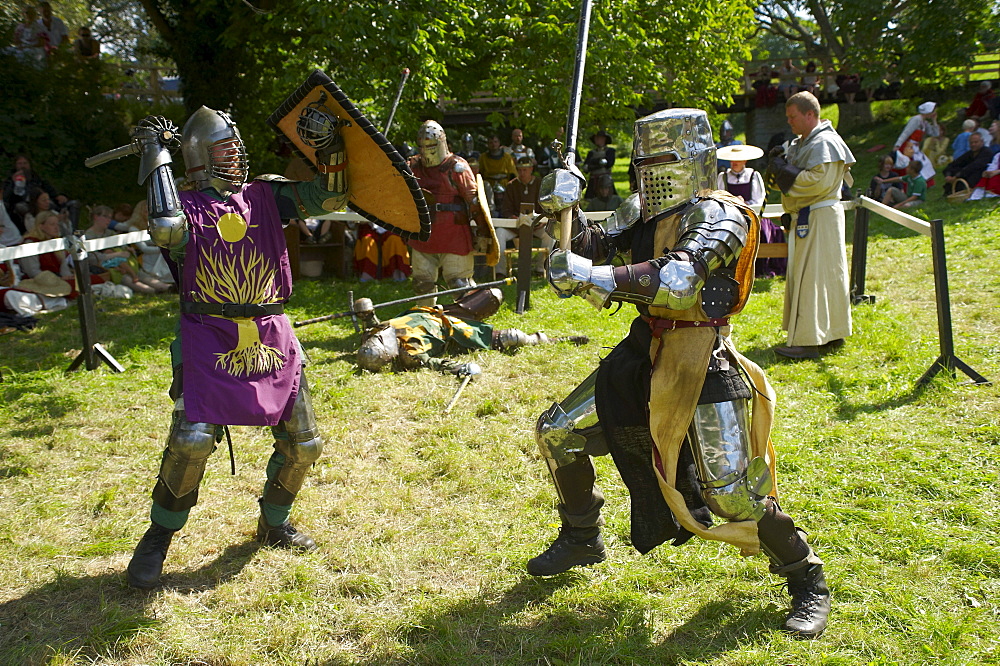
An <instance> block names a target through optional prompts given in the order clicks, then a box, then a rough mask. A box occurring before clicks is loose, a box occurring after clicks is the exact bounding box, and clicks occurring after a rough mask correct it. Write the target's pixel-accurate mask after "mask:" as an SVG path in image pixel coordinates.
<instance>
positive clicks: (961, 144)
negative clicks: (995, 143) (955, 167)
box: [951, 118, 976, 160]
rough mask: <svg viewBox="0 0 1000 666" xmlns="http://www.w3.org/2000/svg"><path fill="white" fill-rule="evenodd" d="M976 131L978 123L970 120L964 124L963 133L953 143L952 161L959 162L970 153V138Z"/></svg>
mask: <svg viewBox="0 0 1000 666" xmlns="http://www.w3.org/2000/svg"><path fill="white" fill-rule="evenodd" d="M975 131H976V121H975V120H973V119H971V118H968V119H967V120H965V121H964V122H963V123H962V131H961V132H959V133H958V134H957V135H956V136H955V140H954V141H952V142H951V159H953V160H957V159H958V158H959V157H961V156H962V155H964V154H966V153H967V152H969V137H970V136H972V133H973V132H975Z"/></svg>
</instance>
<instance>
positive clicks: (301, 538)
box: [257, 515, 316, 553]
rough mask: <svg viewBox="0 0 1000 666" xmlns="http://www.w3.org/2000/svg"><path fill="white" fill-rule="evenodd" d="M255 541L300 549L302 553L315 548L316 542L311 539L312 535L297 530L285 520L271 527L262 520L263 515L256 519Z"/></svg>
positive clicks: (277, 546) (278, 546)
mask: <svg viewBox="0 0 1000 666" xmlns="http://www.w3.org/2000/svg"><path fill="white" fill-rule="evenodd" d="M257 541H260V542H261V543H263V544H264V545H265V546H273V547H275V548H287V549H289V550H300V551H302V552H304V553H305V552H309V551H310V550H316V542H315V541H313V540H312V537H310V536H309V535H308V534H305V533H303V532H299V531H298V530H297V529H295V527H294V526H293V525H292V524H291V523H290V522H288V521H287V520H286V521H285V522H283V523H282V524H280V525H278V526H277V527H271V526H270V525H268V524H267V521H266V520H264V516H263V515H261V517H260V520H258V521H257Z"/></svg>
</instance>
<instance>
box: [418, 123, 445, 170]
mask: <svg viewBox="0 0 1000 666" xmlns="http://www.w3.org/2000/svg"><path fill="white" fill-rule="evenodd" d="M417 150H419V151H420V155H421V157H423V159H424V166H429V167H432V166H437V165H439V164H441V162H443V161H444V160H445V158H447V157H448V156H449V155H451V151H450V150H448V137H447V136H445V133H444V128H443V127H441V125H440V124H439V123H438V122H436V121H434V120H426V121H424V124H423V125H421V126H420V129H418V130H417Z"/></svg>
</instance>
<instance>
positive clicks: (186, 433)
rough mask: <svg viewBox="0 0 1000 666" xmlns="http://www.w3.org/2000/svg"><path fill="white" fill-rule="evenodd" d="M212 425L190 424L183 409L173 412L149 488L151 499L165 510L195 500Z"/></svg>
mask: <svg viewBox="0 0 1000 666" xmlns="http://www.w3.org/2000/svg"><path fill="white" fill-rule="evenodd" d="M215 430H216V426H215V425H213V424H211V423H192V422H190V421H188V420H187V418H185V415H184V409H183V408H181V409H178V410H176V411H174V417H173V423H172V424H171V426H170V435H169V436H168V437H167V448H166V450H164V452H163V461H162V462H161V463H160V473H159V477H158V478H157V480H156V486H155V487H154V488H153V501H154V502H156V503H157V504H159V505H160V506H162V507H163V508H164V509H167V510H169V511H184V510H185V509H190V508H191V507H193V506H194V505H195V504H196V503H197V502H198V485H199V484H200V483H201V478H202V476H204V474H205V464H206V463H207V462H208V456H210V455H211V454H212V452H213V451H215Z"/></svg>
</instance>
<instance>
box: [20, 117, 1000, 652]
mask: <svg viewBox="0 0 1000 666" xmlns="http://www.w3.org/2000/svg"><path fill="white" fill-rule="evenodd" d="M896 127H898V125H896V124H891V125H887V126H885V128H884V129H873V130H872V131H871V132H868V133H867V134H864V135H859V136H858V137H855V138H854V139H853V140H852V141H851V143H852V146H853V147H854V148H855V149H856V150H857V153H858V157H859V160H860V161H861V164H860V165H859V169H858V170H857V171H858V172H859V173H858V180H859V183H860V184H865V183H867V180H868V178H869V177H870V175H871V170H870V169H869V170H866V163H868V162H870V163H872V164H873V163H874V158H873V156H871V155H869V154H867V153H865V152H864V148H865V147H867V146H870V145H872V144H874V143H886V142H890V141H891V140H892V138H894V137H893V136H892V135H893V132H894V131H895V129H896ZM936 196H938V195H935V197H936ZM924 212H925V214H926V215H928V216H929V217H941V218H944V219H946V221H947V227H946V236H947V242H948V262H949V269H950V276H949V277H950V284H951V290H952V313H953V315H954V319H955V344H956V351H957V353H958V355H959V357H960V358H962V359H963V360H964V361H966V362H967V363H969V364H970V365H971V366H972V367H973V368H975V369H976V370H977V371H979V372H981V373H982V374H984V375H985V376H987V377H988V378H991V379H996V378H998V377H1000V360H998V359H1000V354H998V351H1000V349H998V348H1000V343H998V342H997V340H996V334H995V331H996V327H997V323H998V319H1000V316H998V314H997V309H996V307H995V304H996V293H997V291H998V288H1000V285H998V281H1000V278H998V272H997V271H996V270H995V269H994V268H993V265H992V262H991V261H990V260H989V257H991V256H992V254H993V252H997V251H1000V241H998V238H1000V213H998V211H997V210H996V209H995V208H994V206H993V205H992V204H991V203H980V204H966V205H964V206H962V207H949V206H947V205H946V204H944V203H941V202H938V201H936V200H935V201H932V203H931V204H930V205H928V207H927V209H926V210H925V211H924ZM872 226H873V237H872V244H871V246H870V249H869V258H870V265H869V268H868V289H867V291H868V293H870V294H874V295H875V296H876V297H877V300H876V302H875V304H873V305H862V306H858V307H856V308H855V310H854V317H855V335H854V336H853V337H852V338H851V339H850V341H849V342H848V345H847V346H846V348H845V349H844V350H843V351H842V352H840V353H838V354H836V355H832V356H829V357H826V358H825V359H823V360H822V361H818V362H811V361H810V362H804V363H799V364H786V363H780V362H778V361H776V359H775V356H774V355H773V353H771V352H770V351H769V350H768V349H769V347H770V346H772V345H774V344H777V343H780V342H782V340H783V337H782V335H781V333H780V331H779V325H780V310H781V302H782V295H783V291H784V283H783V281H782V280H781V279H775V280H761V281H759V282H758V283H757V285H756V289H755V291H756V292H757V293H756V294H755V297H754V298H753V299H751V301H750V304H749V306H748V308H747V311H746V312H745V314H744V315H742V316H741V317H740V321H739V323H738V326H737V330H736V332H735V337H736V339H737V344H738V346H739V347H740V348H741V349H743V350H745V352H746V353H748V355H749V356H750V357H751V358H753V359H754V360H755V361H757V362H758V363H760V364H761V365H762V366H763V367H765V369H766V370H767V371H768V373H769V375H770V378H771V381H772V382H773V383H774V384H775V386H776V388H777V391H778V395H779V406H778V414H777V422H776V429H775V433H774V439H775V442H776V444H777V446H778V449H779V455H780V460H779V483H780V487H781V490H782V502H783V506H784V507H785V508H786V509H787V510H788V511H789V512H790V513H791V514H792V515H793V516H795V517H796V519H797V520H798V521H799V523H800V524H801V525H802V526H803V527H805V528H806V529H807V530H808V531H809V532H810V535H811V537H810V538H811V540H812V542H813V543H814V544H815V545H816V547H817V550H818V551H819V552H820V554H821V555H822V556H823V558H824V559H825V560H826V562H827V563H828V570H829V578H830V582H831V585H832V589H833V594H834V598H835V610H834V613H833V615H832V624H831V627H830V629H829V631H828V632H827V634H826V635H825V636H824V637H823V638H822V639H821V640H819V641H816V642H798V641H794V640H791V639H790V638H788V637H786V636H784V635H782V634H781V633H780V632H778V631H776V630H775V627H776V626H778V625H779V624H780V622H781V619H782V617H783V613H784V608H785V604H786V599H787V597H786V596H785V594H784V592H783V591H782V590H781V589H780V588H778V587H777V585H776V582H777V581H776V580H775V579H774V578H773V577H770V576H769V574H768V573H767V570H766V563H765V561H764V559H763V558H751V559H741V558H740V557H738V555H737V554H736V553H735V552H734V551H733V550H732V549H731V548H728V547H725V546H720V545H717V544H712V543H702V542H693V543H689V544H687V545H685V546H684V547H683V548H680V549H675V548H672V547H661V548H659V549H657V550H655V551H653V553H651V554H650V555H648V556H645V557H643V556H640V555H638V554H637V553H636V552H635V551H634V550H632V549H631V548H630V547H629V545H628V501H627V496H626V494H625V493H624V491H623V488H622V485H621V482H620V480H618V478H617V475H616V473H615V471H614V468H613V466H612V465H611V464H610V461H609V460H607V459H600V460H598V463H597V464H598V470H599V474H600V476H601V478H602V488H603V489H604V491H605V493H606V494H607V496H608V509H607V512H606V518H607V521H608V527H607V535H608V541H609V546H610V550H611V557H610V559H609V561H608V562H607V563H605V564H603V565H600V566H598V567H594V568H591V569H587V570H583V571H578V572H571V573H568V574H564V575H561V576H557V577H554V578H551V579H547V580H535V579H532V578H530V577H529V576H527V575H526V574H525V573H524V570H523V563H524V561H525V560H526V559H527V558H528V557H530V556H532V555H534V554H536V553H537V552H539V551H540V550H541V549H543V548H544V547H545V546H546V545H547V543H548V542H549V540H550V539H551V538H552V536H553V535H554V533H555V531H556V521H557V518H556V515H555V512H554V510H553V502H554V498H553V492H552V488H551V484H550V482H549V480H548V477H547V473H546V471H545V465H544V463H543V462H542V461H541V460H540V459H539V456H538V454H537V452H536V449H535V445H534V442H533V434H532V431H533V425H534V420H535V418H536V417H537V415H538V414H539V413H540V412H541V411H542V410H543V409H545V408H546V407H547V406H548V405H549V404H551V402H552V401H553V400H557V399H560V398H561V397H562V396H564V395H565V394H566V393H567V391H568V390H569V389H570V388H571V387H573V386H575V385H576V383H578V382H579V381H580V379H581V378H582V377H583V376H585V374H586V373H588V372H589V371H590V370H591V369H592V368H593V367H594V366H595V364H596V361H597V359H598V358H599V356H600V355H601V354H602V353H603V351H602V347H603V346H608V345H612V344H614V343H615V342H616V341H617V340H619V339H620V338H621V337H622V335H623V334H624V332H625V330H626V328H627V325H628V321H629V318H630V315H629V314H628V310H629V309H628V308H625V309H623V311H622V312H621V313H619V314H618V315H617V316H614V317H609V316H607V314H606V313H605V314H601V315H597V314H595V313H594V312H593V311H592V310H591V309H589V306H587V305H586V304H584V303H583V302H582V301H580V300H579V299H574V300H572V301H559V300H558V299H556V298H555V297H553V296H552V295H550V294H549V292H548V291H547V290H546V289H545V288H543V287H542V285H541V284H538V285H536V287H537V288H536V289H535V291H534V293H533V296H532V298H533V304H534V305H535V307H534V309H532V310H530V311H529V312H528V313H526V314H525V315H524V316H523V317H518V316H517V315H515V314H513V312H511V311H510V310H509V309H507V308H506V307H505V309H504V310H503V311H501V313H500V314H499V315H497V317H496V318H495V321H494V323H495V324H497V325H500V326H511V325H517V326H520V327H522V328H524V329H526V330H535V329H538V328H542V329H545V330H547V331H549V332H550V333H563V332H569V331H579V332H584V333H587V334H588V335H590V336H591V337H592V339H593V343H592V344H591V345H589V346H586V347H582V348H564V347H560V348H559V351H558V353H555V350H554V349H553V348H551V347H549V348H529V349H526V350H523V351H522V352H521V353H520V354H517V355H515V356H504V355H500V354H496V353H480V354H478V355H477V357H476V360H478V361H479V362H480V363H481V365H482V366H483V367H484V369H485V376H484V378H483V379H482V381H480V382H479V383H477V384H473V385H471V386H470V387H469V388H468V389H467V390H466V392H465V394H464V395H463V396H462V398H461V399H460V401H459V403H458V406H457V408H456V410H455V411H454V412H453V413H452V414H451V415H449V416H445V415H442V414H441V411H442V408H443V406H444V405H445V403H446V402H447V400H448V398H449V397H450V396H451V393H452V391H453V390H454V388H455V382H454V381H453V380H451V379H449V378H447V377H444V376H440V375H436V374H434V373H429V372H424V373H411V374H401V375H379V376H359V375H356V374H355V373H354V372H353V368H352V365H351V362H350V358H351V355H350V354H351V351H352V350H353V349H354V347H355V345H356V339H355V338H354V336H353V334H352V331H351V328H350V325H349V324H347V323H344V322H343V320H341V321H339V322H333V323H322V324H316V325H313V326H310V327H304V328H302V329H300V330H299V334H300V338H301V339H302V341H303V344H304V346H305V347H306V348H307V349H308V351H309V353H310V354H311V356H312V360H313V364H312V365H311V366H310V368H309V374H310V380H311V383H312V386H313V391H314V400H315V403H316V409H317V414H318V417H319V420H320V423H321V424H322V426H323V429H324V433H325V435H326V437H327V441H328V444H327V451H326V453H325V455H324V457H323V458H322V460H321V461H320V463H319V464H318V465H317V466H316V469H315V470H314V472H313V474H312V475H311V476H310V478H309V480H308V481H307V483H306V486H305V488H304V490H303V492H302V494H301V498H300V499H301V501H300V503H299V504H298V506H297V510H296V512H295V516H296V519H297V521H298V523H299V524H300V525H301V526H302V527H303V528H304V529H306V530H308V531H309V532H310V533H312V534H313V535H314V536H315V537H316V538H317V541H319V542H320V543H321V544H322V546H321V549H320V550H319V552H317V553H315V554H310V555H307V556H295V555H291V554H287V553H283V552H274V551H269V550H259V549H257V548H256V546H255V545H253V543H252V541H251V537H252V530H253V528H254V524H255V522H256V505H255V501H254V500H255V498H256V493H257V492H258V491H259V486H260V477H261V473H262V468H263V465H264V462H265V461H266V458H267V455H268V454H269V439H268V437H267V433H266V431H265V430H264V429H254V428H237V429H234V439H235V446H236V449H237V460H238V468H237V475H236V476H235V477H234V476H230V475H229V472H228V462H227V460H226V457H227V456H226V453H225V451H220V452H217V453H216V455H215V456H213V458H212V459H211V461H210V463H209V469H208V472H207V474H206V478H205V481H204V483H203V486H202V495H201V497H202V501H201V503H200V504H199V505H198V506H197V507H196V508H195V510H194V515H193V517H192V520H191V522H190V524H189V526H188V528H187V529H185V530H184V531H183V532H182V533H181V534H180V535H179V536H178V538H177V539H175V542H174V546H173V548H172V549H171V552H170V557H169V559H168V562H167V567H166V576H165V582H166V585H165V587H164V588H163V589H161V590H157V591H154V592H153V593H151V594H143V593H137V592H134V591H132V590H130V589H128V588H127V587H126V586H125V584H124V581H123V575H122V572H123V570H124V567H125V565H126V563H127V561H128V558H129V556H130V553H131V549H132V547H133V546H134V544H135V541H136V540H137V539H138V537H139V535H140V534H141V533H142V531H143V529H144V525H145V520H146V518H145V516H146V514H147V510H148V492H149V489H150V488H151V485H152V480H153V476H154V474H155V470H156V466H157V463H158V459H159V455H160V451H161V447H162V443H163V439H164V435H165V433H166V431H167V428H168V424H169V402H168V400H167V398H166V396H165V392H166V389H167V386H168V383H169V370H168V364H167V355H166V349H165V348H166V345H167V341H168V339H169V338H170V337H171V335H172V329H173V320H174V319H173V314H172V313H173V311H174V304H173V303H172V302H171V300H170V299H168V298H147V299H141V300H140V299H136V300H135V301H133V302H108V301H102V302H100V303H99V304H98V323H99V327H100V335H99V339H100V340H102V341H103V342H105V343H106V344H107V346H108V348H109V349H110V350H111V352H112V353H113V354H114V355H115V356H116V357H117V358H118V360H119V361H121V362H122V363H123V364H124V365H125V367H126V368H127V372H126V373H125V374H122V375H115V374H111V373H109V372H107V371H105V370H103V369H102V370H99V371H96V372H80V373H75V374H73V375H70V376H65V375H64V374H63V372H62V371H63V369H64V368H65V366H66V365H68V363H69V362H70V360H71V358H72V357H73V355H74V352H73V351H72V350H73V349H74V347H78V346H79V337H78V328H77V320H76V313H75V310H72V309H71V310H69V311H65V312H62V313H58V314H54V315H48V316H46V317H45V318H44V319H43V320H42V324H41V325H40V326H39V327H38V328H37V329H36V330H35V331H33V332H31V333H29V334H15V335H11V336H5V337H3V338H0V345H2V346H3V349H4V353H3V356H2V361H0V366H2V368H3V373H4V378H5V382H4V383H3V384H0V395H2V397H3V399H2V403H0V432H2V438H0V564H2V566H0V663H5V664H24V663H29V664H30V663H53V664H70V663H74V664H84V663H115V664H170V663H180V664H193V663H209V664H213V665H222V664H262V663H267V664H303V663H323V664H341V663H345V664H347V663H363V664H385V663H420V664H482V663H487V664H488V663H497V664H631V663H637V664H652V663H657V664H661V663H662V664H674V663H677V664H747V665H750V664H753V665H758V664H918V663H942V664H984V663H997V662H1000V655H998V654H997V648H996V635H995V634H996V632H995V631H994V626H995V623H996V618H997V611H998V606H997V604H996V602H995V601H994V600H995V599H996V598H997V595H998V593H1000V546H998V544H997V540H996V532H997V525H998V516H1000V507H998V500H997V492H996V490H997V485H998V479H997V469H998V467H1000V465H998V463H1000V417H998V413H1000V410H998V402H1000V401H998V391H997V389H996V388H995V387H972V386H967V385H963V384H962V383H961V380H963V379H964V377H963V376H961V375H959V378H958V379H959V381H953V380H952V379H951V378H949V377H946V376H942V377H940V378H939V379H937V380H935V381H934V382H932V383H931V385H930V386H929V387H927V388H926V389H923V390H921V389H918V388H916V386H915V382H916V379H917V378H918V377H919V376H920V375H921V374H922V373H923V372H924V370H925V369H926V368H927V367H928V366H929V365H930V364H931V363H932V361H933V360H934V359H935V358H936V356H937V354H938V348H937V336H936V320H935V316H934V292H933V277H932V273H931V262H930V243H929V241H928V240H927V239H926V238H923V237H918V236H916V235H915V234H913V233H911V232H909V231H907V230H904V229H900V228H898V227H895V226H893V225H890V224H888V223H885V222H875V223H873V225H872ZM349 288H353V289H354V290H355V292H356V293H358V294H365V295H369V296H371V297H373V298H374V299H375V300H376V301H379V300H388V299H390V298H393V297H398V295H400V294H401V293H404V292H405V289H404V288H402V287H399V286H397V285H378V286H371V285H358V284H352V283H336V282H332V281H311V282H303V283H302V284H300V285H297V289H296V295H295V298H294V302H293V304H292V306H291V308H290V310H291V317H292V318H293V319H297V318H304V317H306V316H314V315H316V314H320V313H325V312H331V311H337V310H342V309H344V306H345V302H344V301H345V292H346V290H347V289H349ZM508 296H511V294H508ZM508 302H509V300H508Z"/></svg>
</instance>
